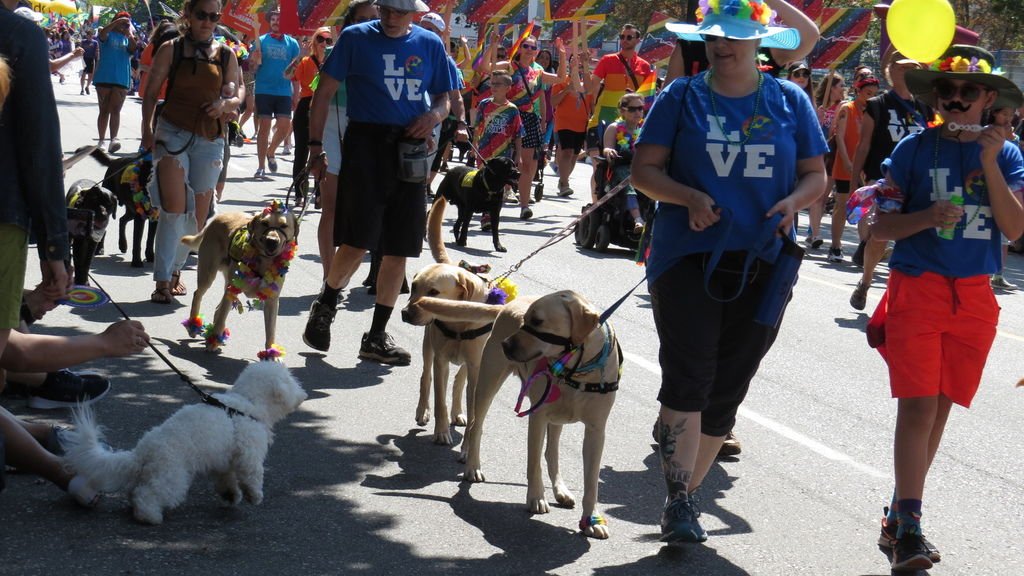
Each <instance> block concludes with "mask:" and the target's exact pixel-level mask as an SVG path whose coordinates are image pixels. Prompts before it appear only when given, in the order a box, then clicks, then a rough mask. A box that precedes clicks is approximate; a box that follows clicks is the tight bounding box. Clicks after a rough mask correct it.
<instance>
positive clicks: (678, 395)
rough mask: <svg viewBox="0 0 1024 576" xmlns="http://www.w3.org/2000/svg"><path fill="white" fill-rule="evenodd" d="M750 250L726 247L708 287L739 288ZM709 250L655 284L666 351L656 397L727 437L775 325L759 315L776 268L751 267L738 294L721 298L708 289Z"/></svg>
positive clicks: (723, 291) (726, 291) (724, 291)
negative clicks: (761, 321) (759, 320)
mask: <svg viewBox="0 0 1024 576" xmlns="http://www.w3.org/2000/svg"><path fill="white" fill-rule="evenodd" d="M745 254H746V253H745V252H726V253H725V254H724V255H723V257H722V261H721V262H720V263H719V265H718V267H717V268H716V271H715V272H714V274H712V276H711V282H710V283H709V285H708V289H709V290H710V291H711V293H712V294H713V295H715V297H716V298H719V299H724V298H727V297H730V296H732V295H733V294H735V292H736V289H737V288H738V286H739V282H740V279H741V278H742V275H741V274H739V273H738V272H737V271H739V270H742V269H743V257H744V256H745ZM706 256H707V255H706V254H693V255H690V256H686V257H685V258H683V259H682V260H680V261H679V262H678V263H676V265H675V266H673V267H672V268H670V269H669V270H667V271H666V272H665V273H663V274H662V275H661V276H659V277H658V278H657V279H656V280H655V281H654V282H653V283H652V284H651V285H650V286H649V291H650V294H651V304H652V306H653V309H654V324H655V326H656V327H657V329H658V339H659V340H660V341H661V350H660V352H659V354H658V359H659V361H660V363H661V391H660V392H659V393H658V401H659V402H661V404H662V405H664V406H666V407H668V408H670V409H672V410H676V411H679V412H700V413H701V432H703V433H704V434H707V435H708V436H725V435H726V434H727V433H728V432H729V431H730V430H731V429H732V426H733V424H734V423H735V422H736V410H737V409H738V408H739V405H740V403H741V402H743V398H744V397H746V395H747V389H748V388H749V387H750V381H751V380H752V379H753V377H754V374H756V373H757V367H758V366H759V365H760V363H761V359H762V358H763V357H764V355H765V354H766V353H767V352H768V350H769V349H770V348H771V346H772V344H773V343H774V342H775V337H776V335H777V334H778V329H776V328H769V327H767V326H763V325H761V324H758V323H756V322H754V316H755V314H756V313H757V308H758V306H759V304H760V302H761V295H762V292H763V290H764V288H765V286H766V285H767V284H768V279H769V277H770V275H771V267H770V266H768V265H765V264H764V263H763V262H758V264H759V265H754V266H751V273H750V275H749V276H748V278H747V280H748V282H749V284H747V286H746V287H745V288H744V290H743V293H742V294H741V295H740V297H739V298H737V299H736V300H733V301H732V302H728V303H721V302H718V301H717V300H715V299H714V298H711V297H710V296H708V294H707V292H705V290H704V267H705V261H706Z"/></svg>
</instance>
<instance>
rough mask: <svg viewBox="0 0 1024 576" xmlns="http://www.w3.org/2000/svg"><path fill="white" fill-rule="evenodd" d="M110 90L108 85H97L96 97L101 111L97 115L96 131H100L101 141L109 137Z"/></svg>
mask: <svg viewBox="0 0 1024 576" xmlns="http://www.w3.org/2000/svg"><path fill="white" fill-rule="evenodd" d="M110 90H111V89H110V88H106V87H104V88H100V87H96V99H97V100H98V101H99V103H100V112H99V115H98V116H96V131H97V132H98V133H99V136H100V141H101V142H102V141H103V140H106V139H107V124H108V123H109V122H110V110H109V109H108V105H109V104H108V102H109V100H110Z"/></svg>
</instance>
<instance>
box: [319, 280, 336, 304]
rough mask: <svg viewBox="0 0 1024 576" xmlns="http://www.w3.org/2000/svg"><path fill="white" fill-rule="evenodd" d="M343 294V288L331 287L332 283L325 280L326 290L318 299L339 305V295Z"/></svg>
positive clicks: (324, 302) (322, 302) (321, 301)
mask: <svg viewBox="0 0 1024 576" xmlns="http://www.w3.org/2000/svg"><path fill="white" fill-rule="evenodd" d="M340 295H341V288H331V286H330V284H328V283H327V282H324V290H323V292H321V293H320V298H318V300H319V301H320V303H321V304H326V305H328V306H337V305H338V296H340Z"/></svg>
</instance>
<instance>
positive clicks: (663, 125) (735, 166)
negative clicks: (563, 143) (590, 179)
mask: <svg viewBox="0 0 1024 576" xmlns="http://www.w3.org/2000/svg"><path fill="white" fill-rule="evenodd" d="M762 82H763V84H762V86H761V90H760V92H761V98H760V102H759V103H756V104H755V101H756V100H757V92H755V93H754V94H750V95H749V96H745V97H742V98H727V97H725V96H720V95H718V94H715V109H717V111H718V115H719V120H718V121H716V120H715V116H714V114H712V103H711V97H710V89H709V87H708V84H707V82H706V73H702V74H700V75H698V76H695V77H692V78H679V79H677V80H675V81H673V82H672V83H671V84H670V85H669V86H668V87H667V88H665V89H664V90H662V91H661V93H660V94H659V95H658V97H657V98H656V99H655V101H654V106H653V107H652V108H651V111H650V113H649V114H648V116H647V118H646V119H645V120H644V127H643V130H641V132H640V138H639V139H638V140H637V145H638V146H642V145H644V144H656V145H659V146H665V147H667V148H670V149H671V150H672V153H671V154H670V156H669V166H668V175H669V176H670V177H671V178H672V179H673V180H675V181H677V182H681V183H682V184H685V185H686V186H690V187H692V188H695V189H697V190H700V191H702V192H704V193H705V194H708V195H709V196H711V197H712V198H713V199H714V200H715V203H716V204H717V205H718V206H721V207H723V208H728V209H729V210H730V211H731V212H732V220H733V225H732V232H731V233H730V236H729V240H728V243H727V244H726V246H725V249H726V250H748V249H751V248H753V247H754V245H755V244H756V243H757V240H758V237H759V235H760V233H761V230H762V228H763V226H764V221H765V216H764V215H765V213H767V212H768V210H769V209H771V207H772V206H774V205H775V204H776V203H777V202H778V201H779V200H782V199H783V198H785V197H786V196H788V195H789V194H790V193H792V192H793V188H794V187H795V183H796V181H797V171H796V166H797V160H802V159H807V158H813V157H815V156H820V155H822V154H824V153H825V152H826V151H827V150H828V146H827V144H826V143H825V137H824V135H823V134H822V133H821V126H820V124H818V117H817V114H816V113H815V111H814V107H813V106H812V105H811V101H810V99H808V97H807V94H805V93H804V91H803V89H801V88H800V87H798V86H797V85H795V84H793V83H791V82H789V81H787V80H775V79H773V78H772V77H770V76H767V75H762ZM755 108H756V110H757V116H756V117H753V118H752V115H753V112H754V110H755ZM746 126H750V139H749V140H748V141H747V142H746V143H745V144H741V142H743V140H744V138H745V136H744V131H743V129H744V128H745V127H746ZM723 131H724V132H725V134H723ZM729 141H731V142H733V143H734V144H729ZM689 222H690V221H689V210H688V209H687V208H685V207H683V206H679V205H676V204H669V203H665V202H660V203H659V204H658V213H657V218H656V219H655V221H654V232H653V239H652V242H651V254H650V257H649V258H648V260H647V277H648V280H649V281H651V282H653V281H654V279H656V278H657V277H658V276H659V275H661V274H662V273H663V272H665V271H666V270H668V269H669V268H671V267H672V266H673V265H675V263H676V262H678V261H679V260H680V259H681V258H682V257H683V256H686V255H688V254H695V253H700V252H711V251H712V250H713V249H714V247H715V245H716V244H717V243H718V240H719V237H720V236H721V234H723V233H724V231H725V226H723V225H722V223H721V222H719V224H716V225H715V226H712V227H711V228H708V229H707V230H704V231H703V232H694V231H692V230H690V223H689Z"/></svg>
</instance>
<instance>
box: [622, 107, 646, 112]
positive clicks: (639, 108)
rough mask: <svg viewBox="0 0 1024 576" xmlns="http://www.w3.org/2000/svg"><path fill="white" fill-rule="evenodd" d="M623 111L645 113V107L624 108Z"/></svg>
mask: <svg viewBox="0 0 1024 576" xmlns="http://www.w3.org/2000/svg"><path fill="white" fill-rule="evenodd" d="M622 110H625V111H626V112H643V111H644V107H643V106H623V107H622Z"/></svg>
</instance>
